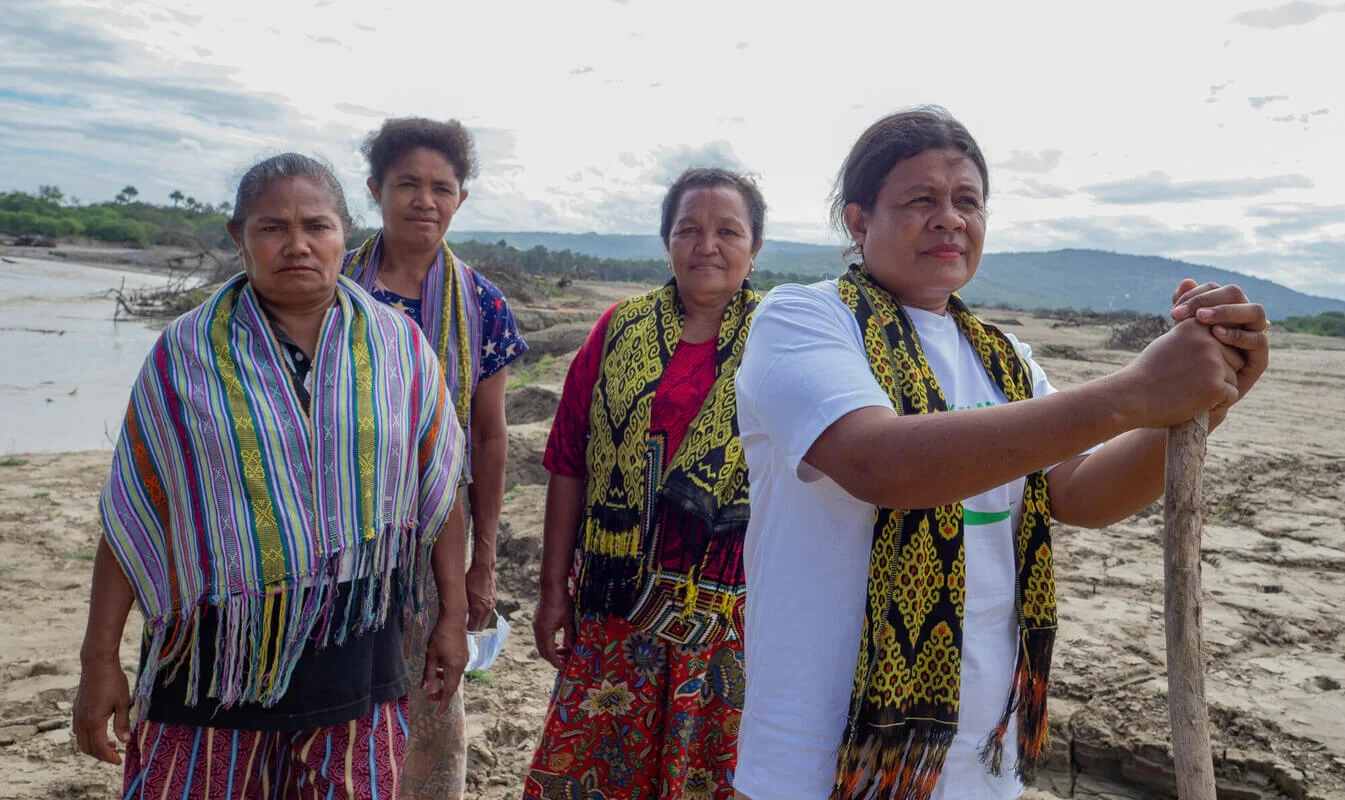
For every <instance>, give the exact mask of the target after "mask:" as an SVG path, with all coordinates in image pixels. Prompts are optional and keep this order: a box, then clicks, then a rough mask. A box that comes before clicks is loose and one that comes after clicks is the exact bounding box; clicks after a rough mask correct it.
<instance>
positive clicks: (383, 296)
mask: <svg viewBox="0 0 1345 800" xmlns="http://www.w3.org/2000/svg"><path fill="white" fill-rule="evenodd" d="M364 155H365V157H366V158H367V159H368V161H369V180H368V186H369V191H370V193H371V194H372V195H373V198H374V202H375V203H377V205H378V207H379V210H380V211H381V212H382V217H383V220H382V221H383V230H382V232H381V233H380V235H379V236H378V237H377V238H376V239H374V240H373V242H372V244H371V247H370V249H369V250H368V252H367V253H366V256H365V260H364V261H363V262H360V263H362V265H363V269H364V270H367V271H368V272H365V273H362V277H361V278H360V282H361V284H362V285H364V286H365V288H367V289H369V291H370V292H371V294H373V296H374V297H375V298H376V299H378V300H380V301H382V302H384V303H387V304H388V305H389V306H391V307H393V308H396V309H398V310H400V311H402V312H403V313H405V314H406V315H407V316H408V317H410V318H411V319H412V320H413V321H414V322H415V323H416V324H417V325H418V326H419V327H420V328H421V330H422V331H428V330H431V329H433V328H434V327H435V326H433V325H430V326H427V325H426V324H425V323H426V321H427V320H426V319H425V316H426V313H428V314H429V315H436V314H438V313H440V312H438V311H436V310H435V309H436V306H437V303H438V300H437V298H433V297H432V298H429V302H428V303H427V302H426V297H424V296H423V287H424V286H425V285H426V279H427V276H431V271H432V270H436V269H438V270H444V269H445V261H446V258H447V257H448V256H447V254H446V250H447V248H446V247H445V245H444V234H445V233H447V231H448V227H449V224H450V223H451V222H452V220H453V215H454V214H455V213H457V210H458V209H459V208H460V207H461V205H462V204H463V203H464V202H465V201H466V200H467V187H466V184H467V182H468V181H469V180H471V179H472V178H473V177H475V174H476V157H475V155H474V153H473V143H472V137H471V134H470V133H468V132H467V129H466V128H464V127H463V126H462V125H461V124H460V123H458V122H457V121H449V122H436V121H433V120H427V119H390V120H388V121H387V122H385V123H384V124H383V127H382V128H381V129H380V130H379V131H378V132H376V133H374V134H371V135H370V136H369V138H368V139H367V140H366V141H365V144H364ZM352 259H353V260H354V261H357V262H359V261H360V259H359V258H358V257H357V254H356V253H353V252H352V253H351V254H350V255H349V257H348V259H347V261H348V268H349V263H350V262H351V261H352ZM455 263H456V267H457V269H458V270H462V271H463V272H464V273H465V275H466V276H467V277H470V283H468V282H467V281H463V283H465V284H468V285H470V286H473V287H475V289H476V297H475V298H471V299H472V300H475V304H476V305H478V306H479V308H480V312H481V313H480V320H481V328H480V333H479V336H478V337H475V338H477V339H478V341H479V345H478V353H479V361H480V370H479V378H478V379H477V381H476V384H475V387H474V388H473V389H472V395H471V413H470V420H471V422H470V425H469V433H470V438H471V447H470V450H469V452H470V454H471V455H470V461H469V463H470V471H471V474H470V478H471V483H470V485H469V486H468V487H467V497H468V501H469V508H470V514H471V522H472V559H471V562H472V563H471V566H470V567H468V569H467V605H468V607H467V608H465V609H462V610H461V613H464V614H466V615H467V617H468V623H467V629H468V630H470V631H477V630H481V629H482V628H484V627H486V626H488V625H490V624H491V623H492V621H493V619H494V614H493V611H494V608H495V534H496V531H497V529H498V526H499V519H500V509H501V507H502V506H503V504H504V468H505V458H506V455H507V453H508V450H509V430H508V428H507V426H506V424H505V414H504V399H505V398H504V395H505V387H506V384H507V382H508V365H509V363H510V362H512V361H513V360H514V359H516V358H518V357H519V356H521V355H522V354H523V353H524V352H525V351H527V349H528V346H527V344H525V343H524V342H523V338H522V337H521V336H519V333H518V325H517V324H516V323H515V321H514V315H513V313H512V312H511V311H510V309H509V303H508V302H507V301H506V300H505V299H504V295H503V294H501V292H500V290H499V289H498V288H496V286H495V285H494V284H492V283H491V282H490V281H488V280H486V278H485V277H483V276H482V275H481V274H480V273H479V272H477V271H476V270H474V269H472V268H471V267H469V266H467V265H466V264H463V263H462V262H461V261H458V260H456V259H455ZM369 273H372V274H369ZM460 274H461V273H460ZM445 279H447V278H445ZM464 291H468V290H467V289H466V287H464ZM472 316H473V315H472V314H470V313H469V314H468V319H471V318H472ZM430 321H431V322H433V321H434V320H430ZM427 607H428V608H430V609H431V612H430V616H431V620H430V624H431V625H433V624H434V621H435V618H436V617H437V613H436V612H435V608H436V605H435V603H434V602H433V601H431V600H430V599H429V598H427ZM443 613H445V614H448V613H458V611H457V609H445V610H444V611H443ZM433 635H434V634H433V633H431V636H433ZM405 641H406V642H407V643H408V647H407V653H406V655H407V659H408V661H409V662H410V663H409V665H408V666H409V668H410V670H411V672H412V674H415V675H421V674H423V673H424V671H425V664H424V660H425V653H426V646H425V645H426V640H425V637H424V636H408V637H406V639H405ZM440 666H442V667H443V669H444V672H445V673H447V672H448V671H449V670H450V669H452V668H456V667H458V666H459V665H440ZM431 688H432V687H431ZM410 700H411V703H410V714H409V715H408V719H407V723H408V735H407V743H406V761H405V764H404V767H403V773H402V776H401V777H402V780H401V792H400V797H402V798H403V800H423V799H424V798H434V799H435V800H460V798H462V796H463V789H464V783H465V777H466V764H467V745H466V737H465V729H466V721H465V719H464V715H463V707H462V692H461V689H459V691H458V693H457V694H456V695H454V696H453V697H451V698H447V699H446V700H445V701H443V702H439V701H437V698H436V697H435V696H433V695H431V694H427V692H426V690H425V689H424V688H422V687H419V686H413V687H412V691H411V698H410Z"/></svg>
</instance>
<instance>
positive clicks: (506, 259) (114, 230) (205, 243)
mask: <svg viewBox="0 0 1345 800" xmlns="http://www.w3.org/2000/svg"><path fill="white" fill-rule="evenodd" d="M168 198H169V200H171V201H172V205H159V204H155V203H149V202H145V201H144V200H141V199H140V192H139V191H138V190H137V189H136V187H134V186H126V187H125V188H123V189H122V190H121V191H120V192H118V193H117V195H116V197H115V198H114V199H113V200H112V201H111V202H105V203H92V204H87V205H86V204H84V203H82V202H81V201H80V200H79V198H77V197H66V195H65V193H64V192H62V191H61V189H60V187H57V186H42V187H40V188H39V189H38V192H37V194H35V195H33V194H28V193H27V192H3V193H0V233H3V234H9V235H12V236H24V235H29V236H42V237H49V238H52V239H78V238H86V239H93V240H97V241H102V242H110V243H116V244H124V245H129V246H132V247H138V248H148V247H151V246H154V245H166V246H177V247H189V248H194V249H199V250H211V249H221V250H230V249H233V248H234V243H233V241H232V240H231V239H230V237H229V231H228V228H227V222H228V219H229V215H230V213H231V212H232V211H233V207H232V205H231V204H229V203H227V202H224V203H220V204H219V205H211V204H209V203H202V202H199V201H197V200H196V198H194V197H187V196H186V195H184V194H183V193H182V192H181V191H176V190H175V191H173V192H172V193H171V194H169V196H168ZM375 233H377V229H375V228H357V229H355V230H353V231H351V234H350V246H351V247H357V246H359V244H360V243H361V242H363V241H364V240H365V239H366V238H368V237H370V236H372V235H374V234H375ZM452 248H453V251H454V252H455V253H456V254H457V255H458V257H459V258H462V259H463V260H464V261H467V262H468V263H470V264H478V265H481V266H517V267H519V268H521V269H522V270H523V271H524V272H527V273H530V274H533V275H546V276H556V277H557V278H561V277H569V278H581V279H586V280H599V281H627V282H634V283H662V282H663V281H665V280H667V279H668V264H667V262H666V261H662V260H655V259H621V258H599V257H597V256H591V255H586V254H584V253H576V252H574V251H572V250H568V249H566V250H548V249H547V248H545V247H543V246H541V245H537V246H536V247H532V248H530V249H528V250H520V249H518V248H516V247H512V246H510V245H509V244H508V243H506V242H505V241H503V240H501V241H498V242H494V243H491V242H476V241H468V242H456V243H454V244H453V245H452ZM815 280H818V276H817V275H815V274H803V273H793V272H769V271H765V270H760V271H758V272H757V273H756V274H755V275H754V276H753V277H752V283H753V286H755V287H756V288H757V289H758V290H760V291H766V290H768V289H770V288H772V287H774V286H776V285H778V284H781V283H811V282H812V281H815Z"/></svg>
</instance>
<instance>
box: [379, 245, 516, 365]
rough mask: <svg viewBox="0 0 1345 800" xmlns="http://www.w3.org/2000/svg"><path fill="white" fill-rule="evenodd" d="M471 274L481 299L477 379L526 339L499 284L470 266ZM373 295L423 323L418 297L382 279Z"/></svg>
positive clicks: (513, 353) (512, 355) (512, 354)
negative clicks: (389, 286) (383, 281)
mask: <svg viewBox="0 0 1345 800" xmlns="http://www.w3.org/2000/svg"><path fill="white" fill-rule="evenodd" d="M471 275H472V281H473V282H474V283H475V284H476V296H477V299H478V300H480V301H481V380H483V381H484V380H485V379H486V378H489V377H490V376H491V375H494V374H495V373H497V372H499V371H500V370H502V369H504V368H505V367H507V366H509V362H511V361H513V360H514V359H516V358H518V357H519V356H521V355H523V354H524V353H526V352H528V343H527V342H525V341H523V337H522V336H520V335H519V333H518V323H517V322H515V321H514V312H513V311H512V310H510V308H509V301H508V300H505V299H504V293H503V292H501V291H500V290H499V287H497V286H496V285H495V284H493V283H491V282H490V281H488V280H486V277H485V276H484V275H482V274H481V273H480V272H477V271H476V270H471ZM373 296H374V299H375V300H377V301H379V302H380V303H386V304H387V305H389V306H391V307H392V308H395V309H397V310H398V311H400V312H402V313H403V314H405V315H407V316H408V317H410V318H411V321H412V322H414V323H416V326H417V327H423V325H422V321H421V317H420V307H421V303H420V298H418V297H403V296H402V295H400V294H397V293H396V292H393V291H390V290H389V289H388V288H387V287H386V286H384V285H383V283H382V281H379V282H378V283H377V284H376V285H375V286H374V291H373Z"/></svg>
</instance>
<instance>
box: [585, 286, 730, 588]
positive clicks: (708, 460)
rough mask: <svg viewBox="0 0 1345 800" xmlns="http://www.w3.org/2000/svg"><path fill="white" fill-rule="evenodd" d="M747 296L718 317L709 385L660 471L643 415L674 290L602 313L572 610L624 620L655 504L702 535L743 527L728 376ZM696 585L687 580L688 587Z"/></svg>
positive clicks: (678, 318)
mask: <svg viewBox="0 0 1345 800" xmlns="http://www.w3.org/2000/svg"><path fill="white" fill-rule="evenodd" d="M756 304H757V296H756V294H755V293H754V292H753V291H752V289H751V287H750V286H748V285H747V284H744V285H743V288H742V290H740V291H739V292H738V293H737V294H736V295H735V296H734V298H733V299H732V300H731V301H730V302H729V305H728V307H727V308H726V309H725V310H724V317H723V319H722V320H721V322H720V326H719V337H718V340H717V343H716V360H715V369H716V372H715V382H714V385H713V386H712V387H711V389H710V393H709V395H708V396H707V397H706V399H705V402H704V403H703V404H702V406H701V409H700V412H699V413H698V414H697V415H696V417H695V419H694V420H692V422H691V426H690V428H689V429H688V430H687V434H686V437H685V438H684V439H683V440H682V443H681V445H680V446H679V447H678V449H677V452H676V453H675V454H673V456H672V458H671V459H670V460H669V463H668V467H667V469H666V470H665V469H663V460H664V459H663V453H662V451H661V450H660V449H659V443H658V442H657V441H653V440H651V437H650V435H649V420H650V409H651V408H652V406H653V403H654V394H655V393H656V392H657V391H658V387H659V383H660V381H661V380H662V378H663V373H664V370H665V369H666V368H667V366H668V362H669V361H670V360H671V359H672V355H673V352H674V351H675V350H676V349H677V343H678V342H679V341H680V340H681V337H682V324H683V319H684V311H683V307H682V303H681V300H680V299H679V297H678V295H677V287H676V284H675V283H673V282H672V281H669V282H668V283H667V284H665V285H664V286H662V287H661V288H659V289H655V290H654V291H652V292H648V293H646V294H642V295H638V296H636V297H631V298H628V299H626V300H623V301H622V302H621V303H620V304H619V305H618V306H617V308H616V310H615V311H614V312H613V313H612V318H611V321H610V323H609V324H608V328H607V335H606V338H605V340H604V344H603V357H602V369H601V372H600V374H599V377H598V382H597V384H596V385H595V386H594V388H593V402H592V406H591V409H590V412H589V441H588V453H587V461H588V484H587V488H586V493H585V514H584V521H583V527H582V529H581V531H580V536H579V550H580V571H579V592H578V595H579V596H578V601H579V602H578V604H579V608H580V609H581V610H582V611H607V612H611V613H616V614H625V613H627V612H628V611H630V609H631V606H632V604H633V602H634V600H635V596H636V593H637V592H638V591H639V589H640V587H641V584H642V582H643V579H644V572H645V569H646V566H647V563H648V561H649V559H648V558H646V556H648V555H649V553H648V552H647V551H648V549H649V540H650V537H651V533H652V528H653V525H654V520H655V518H656V516H655V515H656V513H657V509H656V508H655V506H657V505H658V502H664V503H668V504H670V505H671V507H672V508H675V509H677V510H679V511H681V512H682V513H685V514H688V515H691V516H693V517H695V518H697V519H698V520H700V522H701V523H703V524H704V525H705V526H706V527H707V528H708V530H709V531H710V533H711V535H712V536H723V535H730V534H733V535H741V532H742V531H743V530H744V529H745V528H746V527H747V518H748V501H747V461H746V459H745V458H744V456H743V448H742V443H741V442H740V441H739V439H738V418H737V393H736V392H735V390H734V387H733V378H734V374H735V373H736V372H737V369H738V363H739V362H740V361H741V360H742V354H743V348H744V346H745V345H746V344H747V332H748V326H749V325H750V323H751V319H752V312H753V311H754V310H755V309H756ZM696 579H697V576H696V575H695V574H692V575H689V576H687V581H686V582H687V584H688V585H694V583H695V581H696Z"/></svg>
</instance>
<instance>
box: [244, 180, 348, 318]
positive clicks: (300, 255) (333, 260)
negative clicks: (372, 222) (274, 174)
mask: <svg viewBox="0 0 1345 800" xmlns="http://www.w3.org/2000/svg"><path fill="white" fill-rule="evenodd" d="M229 233H230V235H231V236H233V239H234V242H235V243H236V244H237V245H238V249H239V250H240V251H241V252H242V254H243V268H244V269H245V270H246V272H247V276H248V281H249V282H250V283H251V284H252V288H253V289H254V290H255V291H256V292H257V294H259V295H260V296H261V297H262V298H263V299H264V300H266V301H268V302H270V303H272V304H274V305H277V306H282V307H296V306H297V307H303V306H308V305H312V304H317V303H322V302H324V301H325V302H330V300H331V298H332V296H333V295H334V294H335V292H336V277H337V275H339V274H340V273H341V264H342V261H343V258H344V256H345V252H346V230H345V226H344V225H343V224H342V221H341V216H340V213H339V212H338V210H337V208H336V202H335V198H333V197H332V195H331V192H329V191H327V190H326V189H324V188H322V187H320V186H317V185H316V184H314V183H313V182H312V181H310V180H309V179H307V178H282V179H280V180H277V181H275V182H273V183H272V184H271V185H270V186H269V187H268V188H267V190H266V192H265V193H264V194H262V196H261V197H258V198H257V199H256V200H254V201H253V203H252V207H251V208H250V209H249V211H248V216H247V219H245V220H244V221H243V227H242V230H238V231H233V230H231V231H230V232H229Z"/></svg>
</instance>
